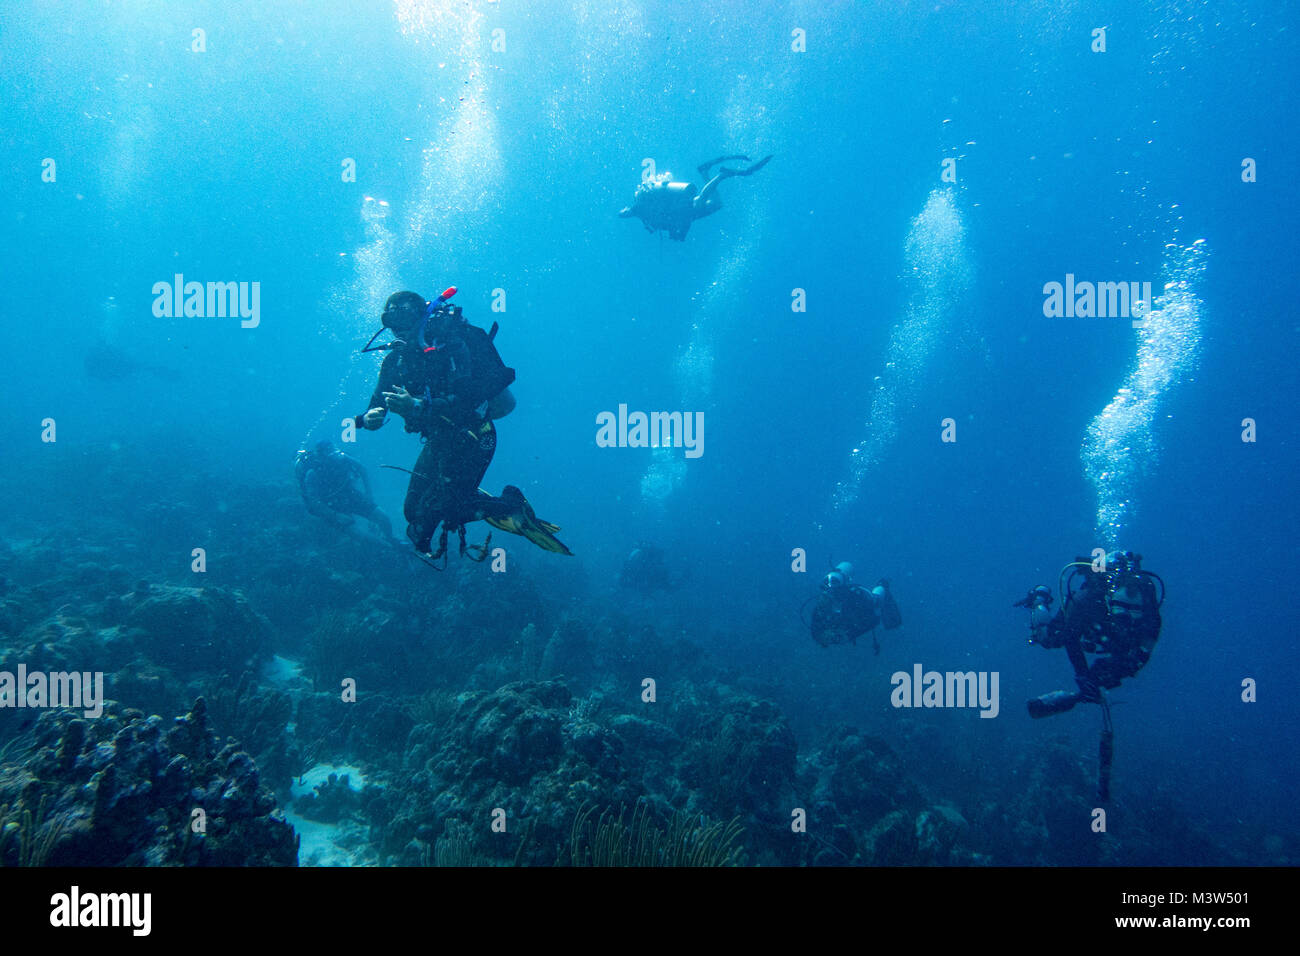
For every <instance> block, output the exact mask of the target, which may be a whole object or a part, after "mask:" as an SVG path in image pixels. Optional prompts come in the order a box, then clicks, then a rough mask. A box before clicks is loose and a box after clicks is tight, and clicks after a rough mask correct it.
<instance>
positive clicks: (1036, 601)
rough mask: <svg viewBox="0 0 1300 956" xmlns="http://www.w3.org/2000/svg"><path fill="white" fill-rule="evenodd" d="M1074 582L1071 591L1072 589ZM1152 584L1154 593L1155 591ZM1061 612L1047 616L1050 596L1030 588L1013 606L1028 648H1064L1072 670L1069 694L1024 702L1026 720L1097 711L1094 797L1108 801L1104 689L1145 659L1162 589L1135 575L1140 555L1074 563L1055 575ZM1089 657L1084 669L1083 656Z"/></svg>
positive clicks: (1109, 734)
mask: <svg viewBox="0 0 1300 956" xmlns="http://www.w3.org/2000/svg"><path fill="white" fill-rule="evenodd" d="M1076 582H1078V586H1076ZM1157 585H1159V588H1158V589H1157ZM1059 588H1060V592H1061V606H1060V608H1059V609H1057V611H1056V613H1055V614H1053V613H1052V610H1051V607H1052V604H1053V597H1052V589H1051V588H1050V587H1048V586H1047V585H1045V584H1040V585H1038V586H1037V587H1035V588H1033V589H1032V590H1031V591H1030V592H1029V593H1028V594H1026V595H1025V597H1024V598H1022V599H1021V600H1019V601H1017V602H1016V603H1015V604H1014V605H1012V606H1013V607H1023V608H1027V609H1028V610H1029V630H1030V637H1029V643H1031V644H1038V645H1039V646H1040V647H1046V648H1049V649H1050V648H1057V647H1064V648H1065V653H1066V655H1067V656H1068V657H1069V659H1070V665H1071V666H1072V667H1073V668H1074V681H1075V684H1077V685H1078V688H1079V689H1078V690H1077V691H1074V692H1072V691H1064V690H1058V691H1053V692H1052V693H1050V694H1044V695H1042V696H1041V697H1035V698H1034V699H1033V700H1031V701H1029V703H1028V707H1029V716H1030V717H1034V718H1040V717H1050V716H1052V715H1054V714H1062V713H1065V712H1066V711H1067V710H1071V709H1073V708H1074V706H1075V705H1076V704H1083V703H1090V704H1100V705H1101V708H1102V721H1103V726H1102V736H1101V772H1100V777H1099V780H1098V785H1097V790H1098V794H1099V796H1100V797H1101V798H1102V799H1103V800H1105V799H1108V798H1109V796H1110V765H1111V759H1112V757H1113V755H1114V731H1113V729H1112V728H1111V723H1110V704H1109V701H1108V700H1107V699H1106V693H1105V692H1106V690H1109V689H1113V688H1115V687H1118V686H1119V685H1120V682H1121V681H1122V680H1123V679H1124V678H1126V677H1133V676H1134V675H1136V674H1137V672H1138V671H1139V670H1141V669H1142V668H1143V667H1144V666H1145V665H1146V663H1147V661H1149V660H1150V659H1151V652H1152V651H1153V650H1154V649H1155V644H1156V641H1157V640H1158V639H1159V637H1160V625H1161V620H1160V608H1161V606H1162V605H1163V604H1164V602H1165V584H1164V581H1162V580H1161V579H1160V577H1159V576H1158V575H1156V574H1153V573H1152V572H1150V571H1144V570H1142V556H1141V555H1140V554H1134V553H1133V552H1132V551H1124V552H1122V553H1121V552H1119V551H1114V552H1112V553H1110V554H1108V555H1106V556H1105V558H1104V559H1100V558H1099V559H1098V561H1097V562H1096V563H1095V564H1094V563H1093V562H1090V561H1089V560H1088V559H1087V558H1076V559H1075V560H1074V561H1072V562H1071V563H1070V564H1067V565H1066V566H1065V567H1064V568H1063V569H1062V570H1061V581H1060V582H1059ZM1089 654H1092V655H1093V661H1092V663H1091V664H1089V662H1088V657H1087V655H1089Z"/></svg>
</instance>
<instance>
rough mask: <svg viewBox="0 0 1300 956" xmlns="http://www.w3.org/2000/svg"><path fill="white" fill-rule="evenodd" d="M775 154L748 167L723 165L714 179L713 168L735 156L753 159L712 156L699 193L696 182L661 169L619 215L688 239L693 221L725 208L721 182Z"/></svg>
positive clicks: (751, 169)
mask: <svg viewBox="0 0 1300 956" xmlns="http://www.w3.org/2000/svg"><path fill="white" fill-rule="evenodd" d="M771 158H772V157H771V156H764V157H763V158H762V159H760V160H759V161H758V162H756V163H754V164H753V165H751V166H747V167H746V168H744V169H730V168H728V167H726V166H722V167H721V168H720V169H719V170H718V172H717V174H716V175H715V176H714V177H713V178H712V179H710V178H709V170H710V169H712V168H713V167H714V166H718V165H719V164H721V163H726V162H731V161H733V160H744V161H745V162H747V163H748V162H749V157H748V156H719V157H718V158H717V159H713V160H709V162H707V163H704V164H703V165H702V166H700V168H699V172H700V178H701V179H704V180H706V182H705V184H704V188H703V189H701V190H699V191H698V193H697V191H696V188H695V184H694V183H680V182H675V181H674V180H673V174H672V173H669V172H664V173H661V174H660V175H658V176H655V177H653V178H652V179H650V180H649V181H648V182H643V183H642V184H641V185H640V186H638V187H637V190H636V196H635V197H634V199H633V201H632V205H630V206H625V207H624V208H623V209H622V210H620V212H619V214H618V215H619V218H621V219H631V218H636V219H640V220H641V224H642V225H643V226H645V228H646V231H647V232H666V233H668V237H669V238H670V239H676V240H677V241H678V242H681V241H683V240H685V239H686V233H687V232H689V231H690V228H691V223H693V222H694V221H695V220H696V219H703V218H704V217H705V216H712V215H713V214H714V213H715V212H717V211H718V210H719V209H721V208H722V197H721V195H720V194H719V192H718V184H719V183H721V182H722V181H723V180H724V179H730V178H731V177H732V176H752V175H753V174H754V173H756V172H758V171H759V170H760V169H762V168H763V167H764V166H766V165H767V162H768V160H770V159H771Z"/></svg>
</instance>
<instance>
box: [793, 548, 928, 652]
mask: <svg viewBox="0 0 1300 956" xmlns="http://www.w3.org/2000/svg"><path fill="white" fill-rule="evenodd" d="M808 600H809V601H812V600H816V602H817V604H816V605H815V606H814V607H813V613H812V622H811V623H810V624H809V623H808V622H805V624H807V626H808V627H809V629H810V630H811V632H812V637H813V640H814V641H816V642H817V643H818V644H820V645H821V646H822V647H830V646H831V645H832V644H845V643H849V644H856V643H857V642H858V638H859V637H861V636H862V635H863V634H867V633H870V634H871V646H872V649H873V651H874V652H875V653H876V654H877V655H879V654H880V643H879V642H878V641H877V640H876V635H875V630H876V628H877V627H879V626H882V625H883V626H884V628H885V630H887V631H892V630H894V628H896V627H901V626H902V624H903V616H902V614H901V613H899V610H898V604H896V603H895V601H894V596H893V594H892V593H891V592H890V590H889V582H888V581H886V580H885V579H884V578H881V579H880V581H879V582H878V583H877V584H876V586H875V587H874V588H872V589H871V590H870V591H868V590H867V589H866V588H864V587H860V586H857V585H855V584H854V583H853V565H851V564H849V563H848V562H847V561H841V562H840V563H839V564H837V565H835V569H834V570H833V571H831V572H830V573H829V574H828V575H826V577H825V578H824V579H823V580H822V585H821V592H820V593H819V594H816V595H814V596H813V597H812V598H809V599H808ZM807 605H808V601H805V602H804V606H805V607H806V606H807ZM802 613H803V612H802V609H800V616H801V617H802Z"/></svg>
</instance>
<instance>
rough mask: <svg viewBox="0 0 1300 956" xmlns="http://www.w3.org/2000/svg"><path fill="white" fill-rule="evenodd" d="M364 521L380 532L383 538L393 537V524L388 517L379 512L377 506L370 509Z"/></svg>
mask: <svg viewBox="0 0 1300 956" xmlns="http://www.w3.org/2000/svg"><path fill="white" fill-rule="evenodd" d="M366 519H367V520H368V521H369V522H370V523H371V524H372V525H374V526H375V527H376V528H378V529H379V530H380V531H382V532H383V533H384V537H385V538H391V537H392V536H393V523H392V522H391V521H389V520H388V515H386V514H384V513H383V512H382V511H380V510H379V508H378V506H375V507H373V508H371V509H370V513H369V514H367V515H366Z"/></svg>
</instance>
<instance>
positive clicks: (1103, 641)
mask: <svg viewBox="0 0 1300 956" xmlns="http://www.w3.org/2000/svg"><path fill="white" fill-rule="evenodd" d="M1134 589H1135V591H1136V593H1137V595H1138V597H1139V602H1138V603H1137V604H1136V605H1135V606H1132V607H1128V606H1125V605H1123V604H1122V603H1121V602H1120V601H1119V600H1118V599H1117V598H1115V597H1114V596H1112V597H1110V599H1109V602H1108V600H1107V585H1106V578H1105V575H1102V574H1096V573H1092V574H1089V575H1088V579H1087V581H1086V582H1085V583H1084V586H1083V588H1081V589H1080V590H1079V591H1076V592H1075V593H1074V594H1073V595H1072V596H1071V598H1070V600H1069V602H1068V603H1067V604H1066V605H1065V606H1064V607H1062V608H1061V610H1059V611H1057V613H1056V615H1055V617H1053V618H1052V619H1051V620H1050V621H1049V622H1048V623H1047V628H1046V633H1045V634H1044V635H1043V636H1042V637H1041V638H1040V639H1039V640H1038V643H1039V644H1041V645H1042V646H1043V647H1048V648H1054V647H1064V648H1065V653H1066V655H1067V656H1068V657H1069V658H1070V666H1071V667H1073V668H1074V676H1075V682H1076V683H1078V685H1079V689H1080V691H1081V693H1082V694H1083V699H1085V700H1093V699H1096V693H1097V688H1099V687H1105V688H1108V689H1109V688H1115V687H1118V686H1119V685H1120V681H1122V680H1123V679H1124V678H1126V677H1132V676H1134V675H1135V674H1136V673H1137V672H1138V671H1139V670H1141V669H1142V667H1143V666H1145V664H1146V662H1147V661H1148V660H1150V659H1151V651H1152V650H1153V649H1154V647H1155V643H1156V640H1157V639H1158V638H1159V636H1160V626H1161V620H1160V609H1159V606H1158V602H1157V599H1156V592H1155V586H1154V585H1153V584H1152V583H1151V579H1150V578H1148V577H1139V578H1137V579H1136V580H1135V582H1134ZM1126 612H1135V613H1126ZM1087 654H1093V655H1094V658H1093V661H1092V663H1091V664H1089V663H1088V658H1087Z"/></svg>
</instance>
